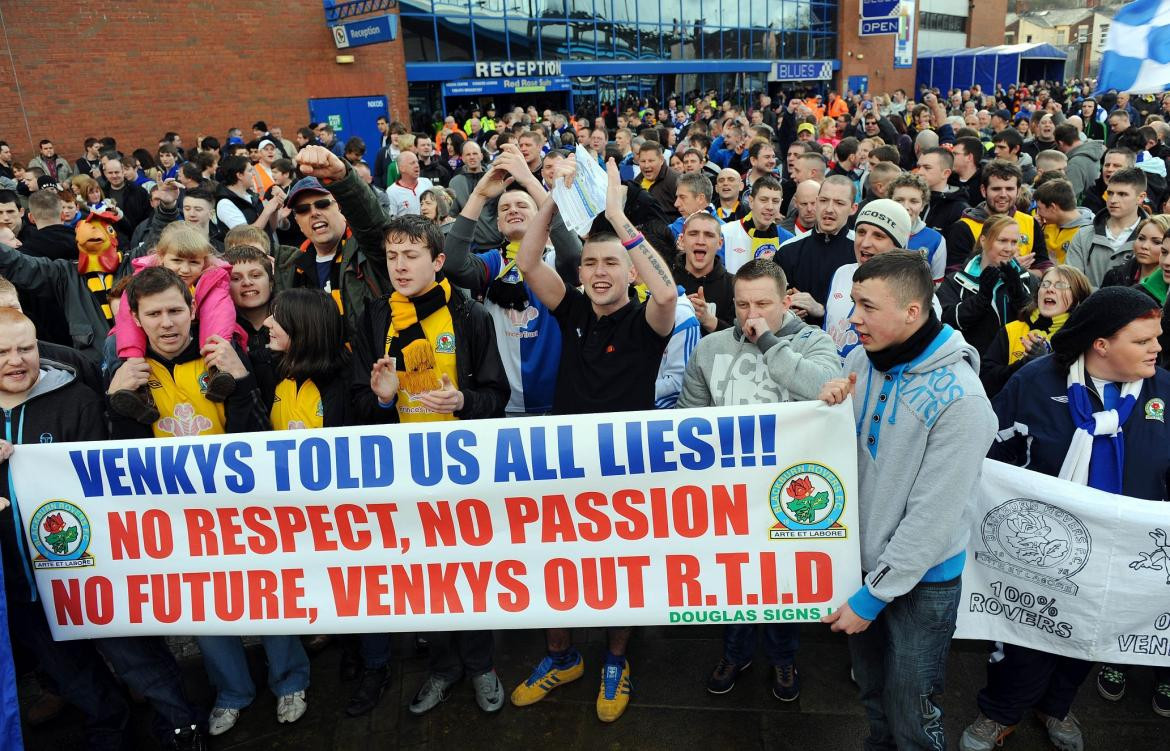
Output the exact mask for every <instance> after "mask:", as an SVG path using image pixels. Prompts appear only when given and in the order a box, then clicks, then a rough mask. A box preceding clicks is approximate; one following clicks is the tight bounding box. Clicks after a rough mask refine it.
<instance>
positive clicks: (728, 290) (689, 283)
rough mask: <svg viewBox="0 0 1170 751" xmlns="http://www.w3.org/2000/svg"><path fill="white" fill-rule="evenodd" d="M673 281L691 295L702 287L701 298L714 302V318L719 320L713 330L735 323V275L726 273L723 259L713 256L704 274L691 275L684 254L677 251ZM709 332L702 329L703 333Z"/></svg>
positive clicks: (672, 271)
mask: <svg viewBox="0 0 1170 751" xmlns="http://www.w3.org/2000/svg"><path fill="white" fill-rule="evenodd" d="M671 273H672V274H673V275H674V283H675V284H677V285H678V286H680V287H682V288H683V290H685V291H686V293H687V294H688V295H693V294H694V293H696V292H698V291H699V287H702V288H703V298H704V299H706V300H707V301H708V302H713V303H715V318H716V320H718V321H719V323H718V324H716V326H715V330H716V331H719V330H720V329H727V328H731V326H732V325H734V324H735V277H734V276H732V275H731V274H728V273H727V269H726V268H725V267H724V266H723V259H722V258H720V257H719V256H715V265H714V266H712V267H711V271H710V273H708V274H707V275H706V276H692V275H691V273H690V272H689V271H687V264H686V254H684V253H679V254H678V257H677V258H676V259H675V263H674V266H673V267H672V268H671ZM708 333H709V332H708V331H707V330H706V329H704V330H703V334H704V335H706V334H708Z"/></svg>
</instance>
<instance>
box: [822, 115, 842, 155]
mask: <svg viewBox="0 0 1170 751" xmlns="http://www.w3.org/2000/svg"><path fill="white" fill-rule="evenodd" d="M817 143H819V144H821V145H822V146H832V147H833V148H834V149H835V148H837V144H839V143H841V138H840V137H839V136H838V134H837V121H836V120H835V119H833V118H831V117H822V118H821V119H820V120H818V121H817Z"/></svg>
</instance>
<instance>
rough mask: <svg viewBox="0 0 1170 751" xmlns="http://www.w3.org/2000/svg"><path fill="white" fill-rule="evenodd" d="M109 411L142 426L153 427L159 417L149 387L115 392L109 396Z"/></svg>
mask: <svg viewBox="0 0 1170 751" xmlns="http://www.w3.org/2000/svg"><path fill="white" fill-rule="evenodd" d="M110 409H112V410H114V411H115V412H117V413H118V414H120V415H122V416H123V417H129V418H130V419H131V420H133V421H135V422H137V423H140V424H142V425H153V424H154V421H155V420H157V419H158V417H159V414H158V407H156V406H155V404H154V397H153V396H151V395H150V387H149V386H139V387H138V388H136V389H133V390H131V389H119V390H118V391H115V392H114V393H112V394H110Z"/></svg>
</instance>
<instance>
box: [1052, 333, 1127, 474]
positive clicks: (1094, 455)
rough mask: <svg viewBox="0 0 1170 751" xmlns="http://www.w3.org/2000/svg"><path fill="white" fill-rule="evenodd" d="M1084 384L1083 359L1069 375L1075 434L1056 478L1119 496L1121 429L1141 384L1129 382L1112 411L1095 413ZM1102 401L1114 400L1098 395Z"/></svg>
mask: <svg viewBox="0 0 1170 751" xmlns="http://www.w3.org/2000/svg"><path fill="white" fill-rule="evenodd" d="M1086 381H1087V379H1086V377H1085V358H1084V356H1083V355H1082V356H1081V357H1079V358H1077V361H1076V362H1075V363H1073V365H1072V367H1071V368H1069V371H1068V409H1069V412H1070V413H1071V414H1072V419H1073V423H1075V424H1076V426H1077V431H1076V433H1074V434H1073V438H1072V442H1071V443H1069V445H1068V453H1067V454H1065V456H1064V464H1062V465H1061V467H1060V475H1059V476H1060V478H1061V479H1062V480H1071V481H1072V482H1075V483H1079V484H1081V485H1088V486H1089V487H1091V488H1096V489H1098V490H1105V491H1108V492H1110V493H1120V492H1121V480H1122V473H1123V471H1124V468H1125V439H1124V437H1122V434H1121V433H1122V431H1121V426H1122V425H1124V424H1125V421H1126V420H1127V419H1129V414H1130V412H1132V411H1133V408H1134V405H1136V404H1137V398H1138V393H1139V392H1140V391H1141V388H1142V382H1141V381H1130V382H1129V383H1126V384H1124V385H1122V386H1121V389H1120V396H1119V397H1118V398H1117V400H1116V402H1117V403H1116V405H1115V406H1114V407H1113V409H1103V410H1102V411H1100V412H1094V411H1093V397H1092V394H1091V393H1090V391H1089V387H1088V385H1086ZM1108 386H1114V384H1108ZM1114 388H1116V386H1114ZM1101 401H1102V404H1109V402H1111V401H1113V400H1112V399H1108V398H1106V395H1105V394H1101Z"/></svg>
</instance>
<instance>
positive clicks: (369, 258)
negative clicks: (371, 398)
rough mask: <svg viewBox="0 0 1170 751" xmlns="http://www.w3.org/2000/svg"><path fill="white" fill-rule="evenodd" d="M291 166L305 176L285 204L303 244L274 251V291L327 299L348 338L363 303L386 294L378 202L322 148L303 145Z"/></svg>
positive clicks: (382, 227)
mask: <svg viewBox="0 0 1170 751" xmlns="http://www.w3.org/2000/svg"><path fill="white" fill-rule="evenodd" d="M296 161H297V166H298V167H299V168H300V170H301V172H302V173H304V174H308V175H310V177H305V178H302V179H301V180H299V181H297V183H296V184H295V185H293V186H292V190H290V191H289V194H288V199H287V200H286V202H285V205H286V206H288V207H289V208H290V209H291V210H292V218H293V219H294V220H295V221H296V223H297V226H298V227H299V228H300V230H301V232H302V233H303V234H304V236H305V237H306V238H308V239H307V240H305V242H303V243H301V245H300V247H299V248H294V247H291V246H288V245H281V246H279V247H277V248H276V250H275V251H274V255H275V257H276V264H275V265H276V278H275V283H276V291H277V292H280V291H281V290H284V289H291V288H294V287H309V288H312V287H316V288H318V289H323V290H325V291H326V292H328V293H329V294H330V295H332V296H333V299H334V301H335V302H336V303H337V307H338V308H339V309H340V310H341V312H342V314H343V316H344V317H345V321H346V330H347V334H348V336H352V334H353V331H354V330H355V328H354V327H355V326H356V325H357V322H358V320H359V319H360V317H361V314H362V310H364V309H365V306H366V304H367V303H368V302H369V301H370V300H373V299H375V298H377V297H380V296H381V295H382V294H384V293H386V292H389V291H390V280H389V278H388V277H387V274H386V264H385V263H384V258H385V252H384V251H383V249H382V235H383V232H384V230H385V225H386V222H387V218H386V215H385V214H384V213H383V211H382V209H381V207H380V206H378V199H377V198H376V197H375V196H374V193H373V191H371V190H370V189H369V188H368V187H367V186H366V185H365V183H363V182H362V181H361V179H360V178H359V177H358V175H357V173H356V172H354V170H353V168H352V167H350V166H348V165H347V164H346V163H345V162H344V161H343V160H342V159H341V158H340V157H338V156H337V155H335V154H333V153H332V152H331V151H329V149H327V148H325V147H323V146H306V147H305V148H303V149H301V151H300V152H299V153H298V154H297V159H296Z"/></svg>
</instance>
